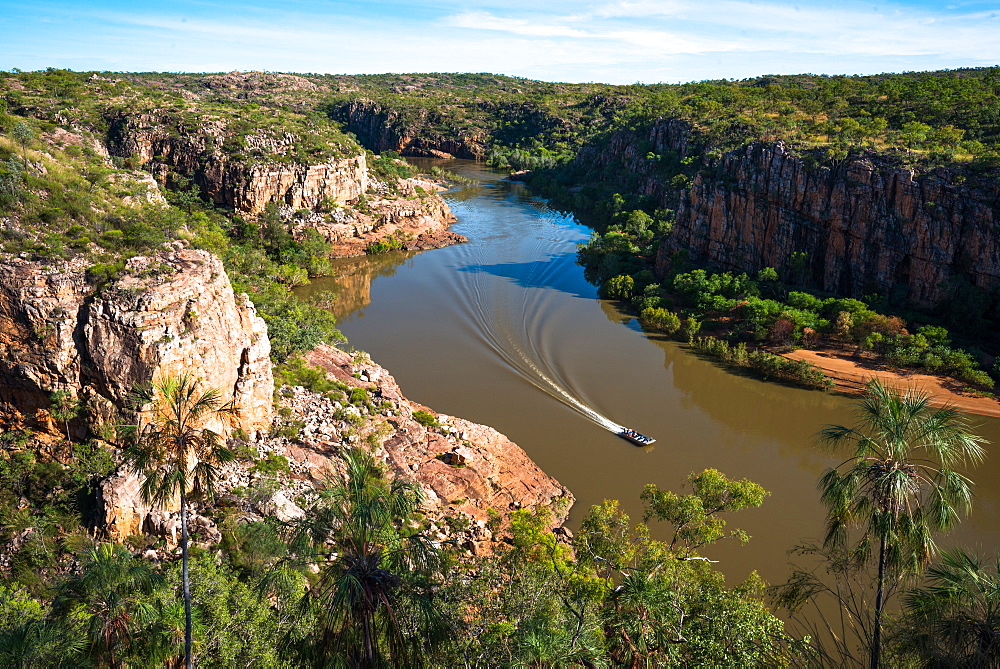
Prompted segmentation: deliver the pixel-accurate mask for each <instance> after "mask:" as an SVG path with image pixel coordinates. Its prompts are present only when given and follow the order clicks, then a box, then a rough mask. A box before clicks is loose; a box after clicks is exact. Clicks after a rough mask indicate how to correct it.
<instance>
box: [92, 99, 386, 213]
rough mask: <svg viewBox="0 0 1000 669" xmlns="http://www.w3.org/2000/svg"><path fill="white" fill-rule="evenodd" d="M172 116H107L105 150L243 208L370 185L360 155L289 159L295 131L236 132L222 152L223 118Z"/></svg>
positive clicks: (309, 203) (330, 196) (298, 205)
mask: <svg viewBox="0 0 1000 669" xmlns="http://www.w3.org/2000/svg"><path fill="white" fill-rule="evenodd" d="M178 123H179V122H178V121H177V120H176V119H174V118H172V117H171V115H170V114H166V113H165V114H163V115H157V114H153V113H145V114H134V115H122V116H119V117H117V118H115V119H113V120H112V121H111V127H110V130H109V131H108V151H109V152H110V153H111V155H113V156H119V157H123V158H127V157H133V158H134V159H137V160H138V161H139V163H141V164H142V165H146V166H147V167H148V169H150V170H151V171H152V172H153V174H154V175H156V176H158V177H160V178H161V179H162V178H166V177H167V175H168V174H169V173H170V172H176V173H178V174H182V175H184V176H186V177H188V178H190V179H192V180H193V182H194V183H196V184H197V185H198V186H200V187H201V190H202V193H203V194H204V195H205V196H206V197H207V198H208V199H210V200H211V201H212V202H214V203H215V204H218V205H223V206H228V207H232V208H233V209H235V210H236V211H240V212H245V213H249V214H257V213H260V212H262V211H263V210H264V208H265V207H266V206H267V205H268V203H271V202H275V203H279V204H284V205H287V206H289V207H291V208H292V209H315V208H317V207H319V206H320V205H321V204H324V203H331V202H339V203H345V202H348V201H350V200H354V199H356V198H357V197H358V196H360V195H363V194H364V193H365V191H366V190H367V189H368V167H367V164H366V159H365V156H364V155H363V154H362V155H350V156H345V157H342V158H330V159H327V160H323V161H321V162H317V163H315V164H308V163H302V162H299V161H296V160H293V159H291V156H292V155H293V154H294V152H295V148H296V143H297V142H298V141H299V138H298V137H296V136H295V135H293V134H290V133H285V134H280V133H276V132H264V131H256V132H255V133H253V134H251V135H248V136H246V137H242V138H241V145H240V149H241V150H240V151H236V150H232V151H226V150H223V149H222V148H221V147H224V146H225V145H226V143H227V141H231V140H232V139H233V138H234V137H236V135H234V133H235V130H234V129H233V128H231V127H230V126H229V124H227V123H226V122H225V121H224V120H222V119H212V118H211V117H208V116H206V117H205V118H204V121H203V123H202V124H201V125H200V126H199V127H196V128H195V127H192V128H187V127H184V126H183V125H180V126H179V127H176V128H175V127H174V126H177V125H178ZM243 152H252V153H253V154H254V155H256V156H258V157H250V156H248V155H246V154H245V153H243Z"/></svg>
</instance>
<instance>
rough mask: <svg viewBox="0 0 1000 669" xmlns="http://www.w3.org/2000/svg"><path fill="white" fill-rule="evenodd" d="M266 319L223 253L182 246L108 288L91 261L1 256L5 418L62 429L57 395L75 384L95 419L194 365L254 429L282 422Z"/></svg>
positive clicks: (0, 415)
mask: <svg viewBox="0 0 1000 669" xmlns="http://www.w3.org/2000/svg"><path fill="white" fill-rule="evenodd" d="M269 355H270V342H269V341H268V338H267V326H266V325H265V323H264V321H263V320H262V319H261V318H260V317H259V316H257V313H256V310H255V309H254V307H253V304H251V303H250V301H249V299H247V297H246V295H240V296H236V295H234V294H233V290H232V287H231V286H230V284H229V278H228V276H227V275H226V272H225V270H224V269H223V268H222V263H221V261H220V260H219V259H218V258H216V257H215V256H212V255H210V254H208V253H206V252H204V251H196V250H191V249H178V250H174V251H164V252H162V253H159V254H157V255H155V256H152V257H137V258H132V259H131V260H129V261H128V264H127V265H126V268H125V271H124V273H123V274H122V275H121V276H120V277H118V278H116V279H113V280H111V281H109V282H108V283H107V284H105V285H103V286H102V287H100V289H98V287H97V286H96V285H95V284H94V283H93V282H92V281H90V280H88V278H87V274H86V263H85V262H84V261H82V260H74V261H69V262H62V263H55V264H52V263H45V264H43V263H38V262H30V261H27V260H22V259H18V258H8V259H2V260H0V421H2V422H3V424H4V425H5V426H8V427H11V426H26V427H31V428H32V429H35V430H47V431H53V432H58V426H54V425H52V423H51V420H50V418H49V417H48V409H49V407H50V396H51V394H52V393H53V392H54V391H56V390H66V391H69V392H70V393H71V394H72V395H73V396H75V397H77V398H79V399H80V400H81V401H82V402H84V403H85V405H86V406H87V409H88V411H87V413H86V419H80V420H78V421H77V422H76V423H74V427H75V429H76V431H77V434H78V435H80V436H82V435H84V434H85V433H86V427H87V425H86V424H85V423H90V426H91V427H93V426H94V425H93V424H94V423H96V422H100V421H101V420H111V419H112V413H111V408H112V407H120V406H123V405H124V403H125V400H126V397H127V395H128V394H129V392H130V391H131V390H132V389H133V387H134V385H135V384H136V383H148V382H150V381H152V380H155V379H158V378H162V377H164V376H167V375H174V374H178V373H181V372H185V371H186V372H190V373H192V374H194V375H195V376H196V377H198V378H200V379H201V380H202V382H203V383H204V385H205V386H206V387H211V388H218V389H219V390H221V391H222V394H223V397H224V400H226V401H228V400H230V399H233V400H235V402H236V404H237V405H238V406H239V407H240V409H241V414H240V418H239V425H240V427H242V428H243V429H244V430H246V431H248V432H253V431H256V430H260V429H262V428H266V427H268V426H269V425H270V422H271V396H272V394H273V386H274V384H273V380H272V377H271V363H270V359H269Z"/></svg>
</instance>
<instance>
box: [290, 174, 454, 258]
mask: <svg viewBox="0 0 1000 669" xmlns="http://www.w3.org/2000/svg"><path fill="white" fill-rule="evenodd" d="M433 187H434V185H433V184H431V183H429V182H425V181H421V180H419V179H402V180H400V182H399V183H398V184H397V186H396V189H395V192H394V193H391V194H390V193H388V192H382V193H378V192H377V191H376V193H372V194H370V195H369V196H368V197H367V210H366V211H358V210H357V208H355V209H354V210H346V209H339V210H336V211H334V212H333V213H332V214H330V215H321V214H307V215H306V216H304V217H299V218H296V219H294V221H293V224H292V233H293V234H294V235H295V236H296V237H301V236H303V235H305V233H306V232H307V231H308V230H315V231H316V232H318V233H319V234H320V236H322V237H323V238H324V239H325V240H326V241H327V242H329V244H330V248H331V252H332V254H333V255H334V256H335V257H340V258H343V257H348V256H359V255H364V254H365V252H366V251H367V249H368V247H369V246H370V245H371V244H373V243H374V242H379V241H391V242H393V243H394V244H398V245H399V248H402V249H405V250H407V251H418V250H427V249H436V248H441V247H443V246H449V245H451V244H459V243H462V242H465V241H468V240H467V239H466V238H465V237H464V236H462V235H460V234H458V233H457V232H451V231H450V230H449V229H448V228H449V226H450V225H451V224H452V223H454V222H455V221H456V218H455V215H454V214H452V213H451V210H450V209H449V208H448V205H447V204H446V203H445V201H444V200H442V199H441V198H440V197H438V196H437V195H436V194H433V193H430V194H428V191H430V190H431V189H433ZM417 188H420V189H421V190H420V191H418V190H417ZM418 193H420V194H419V195H418Z"/></svg>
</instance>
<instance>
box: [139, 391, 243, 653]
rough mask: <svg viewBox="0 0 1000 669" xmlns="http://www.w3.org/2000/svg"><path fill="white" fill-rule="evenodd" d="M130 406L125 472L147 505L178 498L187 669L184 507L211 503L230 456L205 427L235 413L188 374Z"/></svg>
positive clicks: (227, 420) (188, 612) (141, 396)
mask: <svg viewBox="0 0 1000 669" xmlns="http://www.w3.org/2000/svg"><path fill="white" fill-rule="evenodd" d="M133 401H134V403H135V406H136V407H137V408H138V415H139V420H137V421H136V424H135V425H133V426H131V429H130V430H128V432H129V437H130V440H131V444H130V446H129V447H128V448H127V449H126V451H125V455H124V458H125V462H126V464H127V466H128V467H129V468H130V469H131V470H132V471H133V472H134V473H136V474H137V475H138V476H140V477H141V479H142V484H141V487H140V490H141V493H142V498H143V500H145V501H146V503H148V504H155V505H159V506H165V505H166V504H168V503H169V502H171V501H172V500H173V499H175V498H176V497H178V496H179V497H180V512H181V560H182V581H183V590H184V655H185V662H186V666H187V667H188V668H189V669H190V667H191V665H192V657H191V628H192V623H191V583H190V578H189V574H188V522H187V516H188V501H189V500H191V499H194V498H199V497H212V496H213V495H214V492H215V483H216V480H217V479H218V475H219V471H218V465H220V464H224V463H226V462H229V461H231V460H232V459H233V457H234V454H233V452H232V451H230V450H229V449H228V448H226V446H225V441H224V439H223V438H222V437H221V436H220V435H219V434H218V433H217V432H215V431H214V430H212V429H210V428H208V427H207V426H206V425H207V423H208V422H209V421H213V420H222V421H223V422H224V423H229V424H232V422H233V421H234V420H235V418H236V416H237V415H238V409H237V408H236V407H235V405H234V404H233V403H232V402H223V401H222V394H221V393H220V391H219V390H218V389H215V388H208V389H205V390H203V389H202V388H201V382H200V381H199V380H198V379H196V378H194V377H193V376H191V375H189V374H181V375H179V376H168V377H165V378H163V379H161V380H160V381H158V382H156V383H154V384H152V385H150V386H147V387H141V388H137V389H136V390H135V391H134V393H133Z"/></svg>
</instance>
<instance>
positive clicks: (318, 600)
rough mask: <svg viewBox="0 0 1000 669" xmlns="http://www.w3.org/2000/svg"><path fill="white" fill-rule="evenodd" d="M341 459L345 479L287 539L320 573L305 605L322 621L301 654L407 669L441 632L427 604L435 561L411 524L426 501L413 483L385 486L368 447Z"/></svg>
mask: <svg viewBox="0 0 1000 669" xmlns="http://www.w3.org/2000/svg"><path fill="white" fill-rule="evenodd" d="M343 458H344V464H345V470H344V473H343V474H342V475H341V476H340V478H339V480H337V481H335V482H333V483H332V484H331V485H329V486H327V487H321V488H319V489H318V490H317V491H316V494H317V502H316V504H315V505H313V506H312V508H311V509H310V513H309V515H308V517H307V518H306V519H305V520H304V521H303V522H302V525H301V527H300V532H299V535H298V537H297V538H296V539H295V540H294V541H293V546H294V547H295V548H294V550H295V551H296V552H297V553H298V554H299V555H300V556H302V557H305V558H306V560H307V561H308V562H309V563H312V564H315V563H317V562H318V563H320V565H321V566H320V578H319V580H318V582H317V583H316V585H315V587H313V588H312V589H311V591H310V592H308V593H307V595H306V597H305V600H304V604H305V605H306V606H307V607H308V608H309V609H311V610H314V611H315V612H316V613H317V615H318V620H319V626H318V629H317V632H316V634H315V636H314V638H313V644H312V647H311V648H310V649H307V654H311V655H312V656H313V658H312V659H316V658H317V657H318V658H325V660H324V661H326V660H329V659H331V658H336V659H337V660H339V661H341V662H343V663H345V664H347V665H349V666H360V667H377V666H404V665H407V666H412V665H413V663H414V662H416V661H417V659H418V658H419V651H425V650H427V649H428V648H430V647H432V646H433V645H434V644H435V643H437V642H439V641H440V640H441V636H442V632H443V630H442V629H441V627H440V626H439V625H438V622H439V617H438V615H437V611H436V610H435V607H434V604H433V600H432V598H431V597H430V592H431V585H432V583H433V578H434V574H435V573H436V572H437V569H438V568H439V555H438V552H437V551H436V550H435V549H434V548H432V547H431V546H430V544H429V543H428V542H427V540H426V539H425V537H424V536H423V535H422V534H420V533H419V532H415V531H413V529H412V528H411V527H410V526H409V522H410V520H411V518H412V517H413V514H414V513H415V512H416V511H417V508H418V507H419V505H420V503H421V502H422V499H423V496H422V494H421V493H420V490H419V488H418V487H417V486H416V484H414V483H412V482H409V481H404V480H401V479H397V478H392V479H389V478H387V477H386V475H385V473H384V472H383V470H382V468H381V467H380V466H379V465H378V464H377V463H376V462H375V460H374V458H373V457H372V455H371V454H370V453H369V452H368V451H366V450H364V449H359V448H356V449H351V450H348V451H346V452H345V453H344V456H343Z"/></svg>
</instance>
